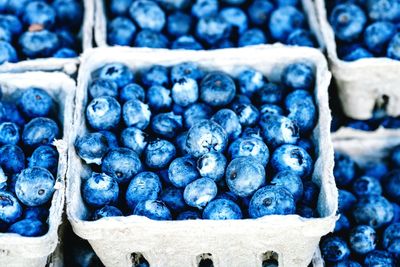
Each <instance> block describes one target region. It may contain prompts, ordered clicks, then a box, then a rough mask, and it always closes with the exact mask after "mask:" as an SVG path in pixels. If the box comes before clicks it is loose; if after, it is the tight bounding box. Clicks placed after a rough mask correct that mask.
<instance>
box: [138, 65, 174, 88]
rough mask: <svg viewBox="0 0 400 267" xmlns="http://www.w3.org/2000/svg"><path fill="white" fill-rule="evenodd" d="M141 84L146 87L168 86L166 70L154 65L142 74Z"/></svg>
mask: <svg viewBox="0 0 400 267" xmlns="http://www.w3.org/2000/svg"><path fill="white" fill-rule="evenodd" d="M141 78H142V83H143V84H144V85H146V86H153V85H161V86H167V85H168V84H169V75H168V69H167V68H166V67H164V66H160V65H155V66H152V67H151V68H149V69H147V70H145V71H143V72H142V77H141Z"/></svg>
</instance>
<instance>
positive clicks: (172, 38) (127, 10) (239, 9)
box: [107, 0, 317, 50]
mask: <svg viewBox="0 0 400 267" xmlns="http://www.w3.org/2000/svg"><path fill="white" fill-rule="evenodd" d="M107 6H108V12H107V13H108V16H109V23H108V30H107V41H108V44H110V45H124V46H135V47H151V48H171V49H191V50H200V49H218V48H229V47H242V46H249V45H257V44H265V43H274V42H281V43H285V44H288V45H300V46H310V47H316V46H317V43H316V40H315V38H314V36H313V34H312V33H311V32H310V30H309V29H308V23H307V18H306V15H305V14H304V13H303V11H302V6H301V1H300V0H222V1H220V0H196V1H192V0H178V1H172V0H167V1H165V0H111V1H109V2H108V5H107Z"/></svg>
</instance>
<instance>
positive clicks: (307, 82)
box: [281, 62, 315, 90]
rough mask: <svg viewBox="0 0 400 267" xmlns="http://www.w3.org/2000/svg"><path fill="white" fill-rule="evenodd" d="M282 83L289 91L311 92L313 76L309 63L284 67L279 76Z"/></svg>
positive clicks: (297, 63) (298, 63)
mask: <svg viewBox="0 0 400 267" xmlns="http://www.w3.org/2000/svg"><path fill="white" fill-rule="evenodd" d="M281 81H282V83H283V84H284V85H285V86H286V87H288V88H289V89H291V90H312V89H313V88H314V81H315V74H314V69H313V67H312V66H311V64H310V63H309V62H296V63H292V64H289V65H287V66H286V67H285V69H284V70H283V71H282V74H281Z"/></svg>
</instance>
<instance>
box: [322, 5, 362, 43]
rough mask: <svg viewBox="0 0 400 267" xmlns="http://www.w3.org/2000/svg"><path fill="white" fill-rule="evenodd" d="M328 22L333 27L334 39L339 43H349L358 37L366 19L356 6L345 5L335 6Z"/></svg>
mask: <svg viewBox="0 0 400 267" xmlns="http://www.w3.org/2000/svg"><path fill="white" fill-rule="evenodd" d="M329 21H330V23H331V25H332V27H333V30H334V32H335V35H336V38H338V39H339V40H341V41H345V42H351V41H354V40H356V39H358V38H359V37H360V35H361V34H362V32H363V30H364V27H365V24H366V23H367V17H366V15H365V13H364V11H363V10H362V9H361V8H360V7H358V6H357V5H354V4H351V3H345V4H340V5H337V6H335V8H334V9H333V11H332V13H331V15H330V17H329Z"/></svg>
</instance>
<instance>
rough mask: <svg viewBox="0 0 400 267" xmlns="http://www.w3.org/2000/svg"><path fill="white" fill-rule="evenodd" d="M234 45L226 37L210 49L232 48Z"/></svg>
mask: <svg viewBox="0 0 400 267" xmlns="http://www.w3.org/2000/svg"><path fill="white" fill-rule="evenodd" d="M235 46H236V45H234V44H233V42H232V41H231V40H229V39H228V38H227V37H226V38H224V39H222V40H220V41H218V42H217V43H216V44H214V45H212V46H211V47H210V49H223V48H232V47H235Z"/></svg>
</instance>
